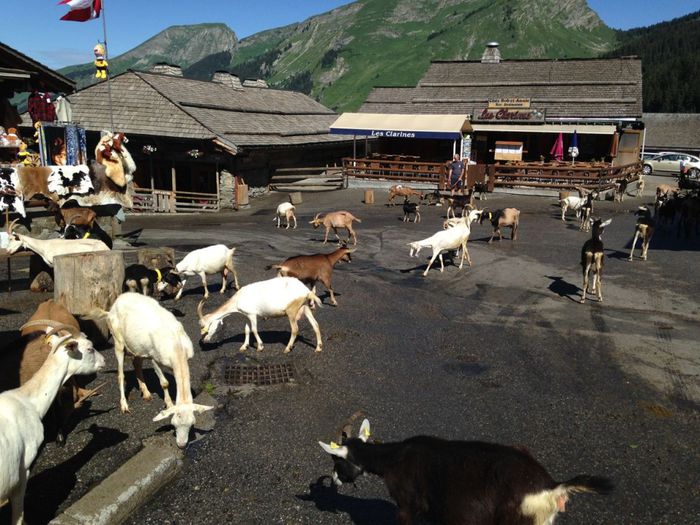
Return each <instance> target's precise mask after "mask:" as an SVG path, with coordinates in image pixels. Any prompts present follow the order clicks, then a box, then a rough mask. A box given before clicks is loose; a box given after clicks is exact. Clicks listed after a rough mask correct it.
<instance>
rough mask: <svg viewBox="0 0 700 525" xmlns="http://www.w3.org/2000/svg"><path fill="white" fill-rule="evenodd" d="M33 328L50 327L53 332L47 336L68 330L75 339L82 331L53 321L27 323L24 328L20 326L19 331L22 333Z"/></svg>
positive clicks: (38, 320)
mask: <svg viewBox="0 0 700 525" xmlns="http://www.w3.org/2000/svg"><path fill="white" fill-rule="evenodd" d="M33 326H42V327H46V326H50V327H51V331H50V332H49V333H47V334H46V335H47V336H49V335H53V334H55V333H56V332H59V331H61V330H66V331H67V332H69V333H70V334H71V335H72V336H73V337H78V336H79V335H80V330H78V329H76V328H75V326H71V325H69V324H65V323H59V322H58V321H54V320H52V319H35V320H34V321H27V322H26V323H24V324H23V325H22V326H20V327H19V329H20V331H22V330H24V329H25V328H31V327H33Z"/></svg>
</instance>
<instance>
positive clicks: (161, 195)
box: [129, 188, 219, 213]
mask: <svg viewBox="0 0 700 525" xmlns="http://www.w3.org/2000/svg"><path fill="white" fill-rule="evenodd" d="M132 200H133V206H132V207H131V209H130V210H129V211H131V212H132V213H195V212H204V213H210V212H217V211H219V198H218V197H217V196H216V194H215V193H199V192H192V191H179V190H177V191H170V190H150V189H144V188H139V189H137V190H134V194H133V197H132Z"/></svg>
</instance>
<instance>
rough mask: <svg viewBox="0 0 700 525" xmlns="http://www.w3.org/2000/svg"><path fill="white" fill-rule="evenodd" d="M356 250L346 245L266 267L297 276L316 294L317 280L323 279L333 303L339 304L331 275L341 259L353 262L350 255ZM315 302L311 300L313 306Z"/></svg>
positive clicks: (282, 275)
mask: <svg viewBox="0 0 700 525" xmlns="http://www.w3.org/2000/svg"><path fill="white" fill-rule="evenodd" d="M354 251H355V250H351V249H349V248H348V247H346V246H341V247H340V248H338V249H337V250H335V251H334V252H331V253H328V254H325V253H319V254H316V255H298V256H296V257H290V258H289V259H287V260H285V261H284V262H283V263H281V264H273V265H271V266H268V267H267V268H265V269H266V270H270V269H272V268H276V269H277V275H278V276H280V277H296V278H297V279H299V280H300V281H301V282H302V283H304V284H305V285H307V286H311V291H312V292H313V293H314V294H316V282H317V281H321V282H322V283H323V286H325V287H326V289H327V290H328V292H329V293H330V294H331V304H332V305H333V306H338V302H337V301H336V300H335V293H334V292H333V286H332V285H331V277H332V275H333V267H334V266H335V265H336V264H337V263H338V262H341V261H344V262H352V257H351V256H350V254H351V253H353V252H354ZM314 306H315V303H314V302H313V301H312V302H311V307H312V308H314Z"/></svg>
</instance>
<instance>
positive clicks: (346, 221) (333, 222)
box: [309, 210, 362, 244]
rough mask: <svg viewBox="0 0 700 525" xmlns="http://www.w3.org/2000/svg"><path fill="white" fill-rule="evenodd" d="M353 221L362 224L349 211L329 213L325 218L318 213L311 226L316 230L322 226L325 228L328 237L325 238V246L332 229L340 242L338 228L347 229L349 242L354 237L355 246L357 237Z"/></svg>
mask: <svg viewBox="0 0 700 525" xmlns="http://www.w3.org/2000/svg"><path fill="white" fill-rule="evenodd" d="M352 221H357V222H362V221H361V220H360V219H358V218H357V217H355V216H354V215H353V214H352V213H350V212H349V211H344V210H343V211H331V212H328V213H326V214H325V215H324V216H323V217H321V214H320V213H317V214H316V217H314V220H312V221H310V222H309V224H312V225H313V227H314V228H318V227H319V226H321V225H323V226H325V228H326V236H325V237H324V238H323V244H326V243H327V242H328V234H329V233H330V231H331V228H333V232H334V233H335V236H336V238H337V239H338V241H340V237H339V236H338V228H345V229H346V230H347V231H348V241H349V240H350V236H351V235H352V241H353V244H357V235H355V230H353V228H352Z"/></svg>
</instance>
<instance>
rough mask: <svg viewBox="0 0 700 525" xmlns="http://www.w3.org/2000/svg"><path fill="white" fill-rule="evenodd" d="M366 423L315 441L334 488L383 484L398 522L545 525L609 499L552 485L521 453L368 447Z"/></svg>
mask: <svg viewBox="0 0 700 525" xmlns="http://www.w3.org/2000/svg"><path fill="white" fill-rule="evenodd" d="M369 436H370V427H369V421H368V420H366V419H365V420H364V421H363V422H362V425H361V426H360V432H359V435H358V437H348V438H346V439H344V440H343V441H342V442H341V443H340V444H336V443H334V442H331V443H330V444H326V443H323V442H321V441H319V445H321V448H322V449H323V450H324V451H325V452H326V453H328V454H330V455H331V457H332V459H333V463H334V467H333V474H332V478H333V481H334V483H335V484H336V485H342V484H343V483H354V482H355V480H356V479H357V478H358V477H359V476H361V475H362V474H364V473H370V474H374V475H376V476H379V477H381V478H382V479H383V480H384V484H385V485H386V487H387V490H388V491H389V495H390V496H391V498H392V499H393V500H394V501H395V502H396V505H397V507H398V522H399V523H400V524H402V525H410V524H411V523H414V520H415V519H417V518H422V519H425V520H427V521H430V522H431V523H440V524H441V525H482V524H487V523H494V524H495V523H502V524H505V523H508V524H511V525H551V524H552V523H553V522H554V519H555V517H556V515H557V513H559V512H564V511H565V509H566V503H567V502H568V500H569V497H570V496H571V495H572V494H575V493H577V492H590V493H594V494H609V493H610V492H611V491H612V489H613V484H612V482H611V481H610V480H609V479H607V478H603V477H597V476H588V475H582V476H576V477H574V478H572V479H570V480H569V481H564V482H558V481H555V480H554V479H553V478H552V477H551V476H550V475H549V473H548V472H547V471H546V469H545V468H544V467H543V466H542V465H541V464H540V463H539V462H538V461H537V460H536V459H534V458H533V457H532V456H531V455H530V454H529V453H528V452H527V451H526V450H523V449H522V448H515V447H509V446H506V445H500V444H497V443H486V442H482V441H448V440H445V439H440V438H437V437H432V436H414V437H411V438H408V439H405V440H403V441H399V442H393V443H381V444H378V443H371V442H368V438H369Z"/></svg>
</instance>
